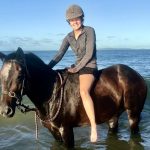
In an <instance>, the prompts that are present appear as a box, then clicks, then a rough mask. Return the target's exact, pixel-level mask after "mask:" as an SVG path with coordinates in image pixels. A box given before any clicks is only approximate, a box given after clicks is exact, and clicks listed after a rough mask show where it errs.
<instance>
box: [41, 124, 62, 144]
mask: <svg viewBox="0 0 150 150" xmlns="http://www.w3.org/2000/svg"><path fill="white" fill-rule="evenodd" d="M43 125H44V126H45V127H46V128H47V129H48V130H49V131H50V132H51V134H52V135H53V137H54V138H55V140H56V141H58V142H62V141H63V140H62V136H61V133H60V130H59V128H58V127H56V126H52V124H49V123H43Z"/></svg>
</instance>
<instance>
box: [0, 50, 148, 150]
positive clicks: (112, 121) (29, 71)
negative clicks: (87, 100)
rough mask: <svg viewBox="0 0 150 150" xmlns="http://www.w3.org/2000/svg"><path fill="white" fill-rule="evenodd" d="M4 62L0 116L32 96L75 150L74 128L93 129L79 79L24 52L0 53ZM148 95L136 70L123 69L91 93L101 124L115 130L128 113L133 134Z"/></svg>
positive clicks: (108, 73) (102, 77)
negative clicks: (81, 94) (106, 123)
mask: <svg viewBox="0 0 150 150" xmlns="http://www.w3.org/2000/svg"><path fill="white" fill-rule="evenodd" d="M0 58H1V59H2V60H3V66H2V68H1V76H0V77H1V84H2V94H1V100H0V114H2V115H3V116H7V117H12V116H13V115H14V114H15V108H16V106H18V105H19V104H20V103H21V99H22V96H23V95H27V96H28V97H29V98H30V100H31V101H32V102H33V103H34V105H35V107H36V109H37V113H38V115H39V117H40V118H41V120H43V121H42V123H43V125H44V126H45V127H47V128H48V129H49V130H50V132H51V133H52V134H53V136H54V138H55V139H56V140H58V141H63V142H64V143H65V145H66V146H67V147H73V146H74V133H73V128H74V127H77V126H82V125H85V124H89V119H88V117H87V115H86V113H85V110H84V107H83V104H82V101H81V97H80V94H79V80H78V74H68V73H67V72H66V71H65V70H59V71H58V70H57V71H55V70H52V69H51V68H49V66H48V65H46V64H45V63H44V62H43V61H42V60H41V59H40V58H38V57H37V56H36V55H34V54H32V53H29V54H24V53H23V51H22V49H21V48H18V50H17V51H16V52H14V53H11V54H9V55H4V54H3V53H0ZM58 72H59V74H58ZM60 76H61V77H60ZM61 78H62V81H61ZM63 81H64V82H63ZM13 94H14V95H15V96H14V95H13ZM146 94H147V86H146V83H145V81H144V79H143V78H142V77H141V76H140V74H138V73H137V72H136V71H135V70H133V69H132V68H130V67H128V66H126V65H122V64H118V65H114V66H110V67H108V68H104V69H102V70H99V72H98V74H97V78H96V80H95V83H94V85H93V87H92V89H91V96H92V99H93V102H94V107H95V117H96V123H97V124H100V123H103V122H108V125H109V128H110V129H111V130H113V131H115V130H116V129H117V127H118V119H119V116H120V115H121V114H122V112H123V111H126V112H127V115H128V119H129V125H130V129H131V132H132V133H137V132H138V131H139V127H138V125H139V121H140V114H141V112H142V109H143V106H144V103H145V99H146ZM18 101H19V102H18Z"/></svg>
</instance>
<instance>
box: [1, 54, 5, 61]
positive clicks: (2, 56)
mask: <svg viewBox="0 0 150 150" xmlns="http://www.w3.org/2000/svg"><path fill="white" fill-rule="evenodd" d="M5 58H6V55H5V54H3V53H2V52H0V59H1V60H2V61H4V60H5Z"/></svg>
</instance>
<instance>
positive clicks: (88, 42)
mask: <svg viewBox="0 0 150 150" xmlns="http://www.w3.org/2000/svg"><path fill="white" fill-rule="evenodd" d="M66 20H67V22H68V23H69V25H70V26H71V27H72V29H73V31H72V32H70V33H69V34H68V35H67V36H66V37H65V38H64V40H63V42H62V45H61V47H60V49H59V52H58V53H57V55H56V56H55V57H54V58H53V59H52V60H51V61H50V63H49V66H50V67H51V68H52V67H54V66H55V65H56V64H57V63H58V62H59V61H60V60H61V59H62V57H63V56H64V54H65V52H66V51H67V50H68V48H69V46H70V47H71V48H72V50H73V51H74V52H75V54H76V57H77V61H76V64H75V65H74V66H73V67H71V68H69V69H68V72H70V73H77V72H78V73H79V83H80V94H81V98H82V102H83V106H84V108H85V111H86V113H87V116H88V118H89V120H90V123H91V138H90V139H91V142H96V141H97V129H96V122H95V113H94V106H93V101H92V99H91V96H90V89H91V86H92V84H93V82H94V79H95V74H96V72H97V63H96V37H95V31H94V29H93V28H91V27H88V26H84V25H83V21H84V12H83V10H82V8H81V7H80V6H78V5H71V6H70V7H69V8H68V9H67V11H66ZM87 81H88V82H87Z"/></svg>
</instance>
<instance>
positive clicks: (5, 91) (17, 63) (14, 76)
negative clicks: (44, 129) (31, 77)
mask: <svg viewBox="0 0 150 150" xmlns="http://www.w3.org/2000/svg"><path fill="white" fill-rule="evenodd" d="M0 59H1V60H2V61H3V65H2V68H1V70H0V80H1V97H0V114H1V115H3V116H5V117H12V116H13V115H14V113H15V108H16V106H17V105H18V104H19V103H20V102H21V99H22V94H23V87H24V73H25V72H24V68H25V67H24V66H25V65H24V64H25V61H24V60H25V56H24V53H23V51H22V49H21V48H18V50H17V51H16V52H14V53H11V54H9V55H5V54H3V53H1V52H0Z"/></svg>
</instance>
